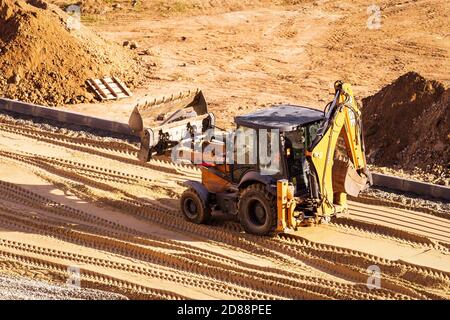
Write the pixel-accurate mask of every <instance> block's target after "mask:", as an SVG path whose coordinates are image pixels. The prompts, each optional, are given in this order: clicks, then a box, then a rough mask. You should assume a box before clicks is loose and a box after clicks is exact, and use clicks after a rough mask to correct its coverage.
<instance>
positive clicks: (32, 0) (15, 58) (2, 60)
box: [0, 0, 145, 106]
mask: <svg viewBox="0 0 450 320" xmlns="http://www.w3.org/2000/svg"><path fill="white" fill-rule="evenodd" d="M70 19H73V20H70ZM73 21H75V18H74V17H69V16H68V15H67V14H65V12H63V11H62V10H60V9H59V8H58V7H56V6H54V5H52V4H49V3H47V2H45V1H42V0H27V1H25V0H18V1H16V0H1V1H0V92H1V95H2V96H4V97H7V98H12V99H18V100H22V101H27V102H32V103H37V104H43V105H49V106H58V105H59V106H60V105H63V104H64V103H76V102H88V101H94V96H93V95H92V94H91V93H90V92H88V89H87V88H86V85H85V81H86V80H88V79H89V78H92V77H94V78H98V77H105V76H117V77H119V79H121V80H122V81H124V82H125V83H126V84H128V85H129V86H130V87H131V88H134V87H135V86H136V85H138V84H139V83H140V81H141V80H142V74H141V73H144V72H145V71H144V69H143V68H141V67H140V64H139V61H138V60H139V59H138V57H137V55H136V54H135V53H133V52H132V51H130V50H128V49H125V48H122V46H119V45H117V44H115V43H112V42H110V41H106V40H105V39H103V38H102V37H100V36H99V35H97V34H95V33H94V32H92V31H90V30H89V29H87V28H86V27H84V26H83V25H81V26H80V28H79V29H78V28H76V24H75V22H73Z"/></svg>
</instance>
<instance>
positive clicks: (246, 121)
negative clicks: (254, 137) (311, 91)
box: [234, 104, 324, 131]
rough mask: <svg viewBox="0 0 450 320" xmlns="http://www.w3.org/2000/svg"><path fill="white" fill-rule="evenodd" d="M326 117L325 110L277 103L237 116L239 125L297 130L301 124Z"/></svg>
mask: <svg viewBox="0 0 450 320" xmlns="http://www.w3.org/2000/svg"><path fill="white" fill-rule="evenodd" d="M323 118H324V114H323V111H321V110H317V109H312V108H308V107H302V106H295V105H287V104H284V105H277V106H272V107H269V108H266V109H262V110H258V111H256V112H253V113H249V114H245V115H242V116H237V117H235V118H234V119H235V122H236V124H237V125H239V126H244V127H249V128H254V129H278V130H280V131H292V130H296V129H297V128H298V127H299V126H303V125H305V124H308V123H311V122H316V121H319V120H322V119H323Z"/></svg>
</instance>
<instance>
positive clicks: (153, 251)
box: [0, 0, 450, 299]
mask: <svg viewBox="0 0 450 320" xmlns="http://www.w3.org/2000/svg"><path fill="white" fill-rule="evenodd" d="M369 4H371V3H369V2H368V1H360V0H358V1H354V2H353V1H352V2H350V1H315V2H305V4H302V5H298V6H270V7H258V8H254V7H248V8H245V7H243V8H240V9H239V10H238V11H236V10H229V9H227V10H220V8H215V9H214V10H211V12H208V10H206V11H205V10H203V11H201V12H197V11H196V12H195V14H191V13H190V12H179V13H177V14H176V15H170V16H169V17H167V18H162V17H157V16H155V15H154V14H153V13H149V12H148V13H147V12H146V11H143V10H141V11H137V12H133V14H130V13H129V11H127V10H128V9H127V10H124V11H120V10H118V11H114V12H110V13H108V14H105V15H103V18H102V19H101V20H99V21H98V22H97V21H96V20H95V16H90V17H89V18H90V19H89V21H88V22H89V24H90V25H91V26H92V27H93V28H94V29H96V30H97V31H99V32H100V33H101V34H102V35H103V36H104V37H106V38H109V39H112V40H114V41H117V42H119V43H121V42H122V41H124V40H136V41H138V43H139V45H140V49H139V50H142V51H143V50H145V49H147V50H149V51H148V54H147V55H145V56H143V58H144V59H145V60H146V61H147V63H148V64H149V65H150V66H152V67H151V68H152V74H146V77H147V84H146V86H145V87H143V88H141V89H139V90H137V91H136V92H135V95H134V97H133V98H132V99H130V100H123V101H118V102H116V103H105V104H101V105H76V106H66V108H67V109H70V110H76V111H80V112H85V113H89V114H93V115H98V116H102V117H107V118H110V119H115V120H119V121H124V122H126V120H127V119H128V115H129V113H130V110H131V107H132V106H133V103H134V102H135V101H137V100H138V99H143V98H144V97H145V95H149V96H152V97H153V96H161V95H167V94H171V93H174V92H177V91H179V90H185V89H193V88H196V87H199V88H201V89H202V90H203V91H204V93H205V95H206V97H207V100H208V101H209V102H210V110H211V111H213V112H214V113H215V114H216V115H217V118H218V119H219V126H223V127H230V126H232V119H233V116H234V115H237V114H240V113H244V112H248V111H250V110H254V109H256V108H258V107H260V106H263V105H266V104H271V103H277V102H292V103H298V104H301V105H308V106H312V107H317V108H323V106H324V105H325V103H326V102H327V101H328V99H329V98H330V95H329V94H330V93H331V92H332V85H333V82H334V80H336V79H345V80H348V81H350V82H351V83H353V84H354V87H355V92H356V93H357V95H358V96H359V97H363V96H366V95H369V94H371V93H374V92H375V91H378V90H379V89H380V88H381V87H382V86H383V85H385V84H387V83H389V82H390V81H392V80H393V79H395V78H397V77H398V76H399V75H401V74H403V73H405V72H406V71H409V70H415V71H417V72H420V73H421V74H423V75H424V76H427V77H429V78H432V79H436V80H440V81H442V82H444V83H446V84H447V85H448V84H449V82H450V78H449V74H450V73H449V71H450V69H449V66H450V59H448V58H449V46H450V44H449V42H448V36H449V34H450V30H449V27H448V24H447V23H446V21H448V13H449V5H448V2H447V1H441V0H438V1H430V0H424V1H402V2H401V1H399V2H394V1H380V5H381V7H382V12H383V16H382V28H381V29H378V30H369V29H367V24H366V22H367V18H368V17H367V11H366V9H367V6H368V5H369ZM430 30H431V32H430ZM183 37H185V38H183ZM135 158H136V150H135V147H134V146H132V145H128V144H126V143H124V142H121V143H117V142H111V141H105V140H97V139H94V138H88V137H86V136H83V135H81V134H73V133H70V132H69V133H57V132H54V133H52V132H49V131H45V130H42V129H40V128H38V127H35V126H28V125H25V124H23V123H17V122H15V121H14V120H11V119H10V118H8V117H1V119H0V189H1V192H0V259H2V260H4V261H8V262H9V263H10V264H12V265H13V267H11V268H12V269H14V270H21V271H22V273H23V274H25V275H26V274H29V273H30V270H41V271H42V270H43V271H42V272H43V273H44V276H43V278H44V279H46V280H48V281H51V282H55V283H65V282H66V280H67V277H68V273H67V268H68V267H70V266H78V267H80V269H81V283H82V286H83V288H88V289H92V288H93V289H101V290H106V291H110V292H114V293H116V294H120V295H124V296H126V297H128V298H142V299H183V298H190V299H202V298H208V299H437V298H444V299H448V298H450V296H449V292H450V290H449V289H450V255H449V248H450V222H449V219H448V218H445V217H442V216H441V215H435V214H433V212H427V213H424V212H419V211H415V210H414V209H398V208H392V207H387V206H385V205H383V203H382V202H380V203H372V204H367V203H362V202H351V203H350V215H349V216H348V217H344V218H341V219H337V220H335V221H333V222H332V223H330V224H329V225H321V226H317V227H313V228H302V229H300V230H299V231H297V232H295V233H293V234H286V235H279V236H277V237H274V238H260V237H255V236H252V235H247V234H245V233H243V232H242V231H241V229H240V227H239V226H238V225H237V224H235V223H233V222H224V221H220V220H218V221H215V222H214V224H213V225H211V226H197V225H193V224H190V223H188V222H186V221H184V220H183V218H182V217H181V214H180V212H179V209H178V200H177V199H178V197H179V195H180V194H181V193H182V192H183V190H184V188H185V187H184V185H183V181H185V180H186V179H194V180H195V179H199V172H198V170H196V169H195V168H191V167H183V166H176V165H173V164H171V163H168V162H165V161H158V160H154V161H152V162H150V163H148V164H145V165H142V164H139V163H138V162H137V161H136V160H135ZM374 265H376V266H378V267H379V268H380V271H381V277H382V282H381V288H380V289H376V290H370V289H369V288H368V287H367V286H366V283H367V280H368V278H369V276H370V272H369V271H368V268H369V267H370V266H374ZM11 268H10V269H11Z"/></svg>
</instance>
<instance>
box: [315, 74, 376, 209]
mask: <svg viewBox="0 0 450 320" xmlns="http://www.w3.org/2000/svg"><path fill="white" fill-rule="evenodd" d="M341 133H342V135H343V138H344V141H345V145H346V149H347V156H348V159H349V161H348V162H344V163H342V160H339V161H340V162H341V163H337V162H336V164H335V163H334V162H335V160H334V154H335V149H336V145H337V143H338V138H339V136H340V134H341ZM306 155H307V157H308V158H309V159H310V162H311V163H312V164H313V167H314V170H315V175H316V178H317V184H318V188H319V198H318V199H317V200H318V208H317V211H318V215H319V216H330V215H333V214H336V213H339V212H341V211H343V210H345V209H346V195H347V194H350V195H353V196H357V195H358V193H359V192H360V191H362V190H363V189H365V188H366V187H367V186H368V185H369V184H370V180H371V177H370V173H369V172H368V170H367V163H366V158H365V154H364V141H363V135H362V125H361V112H360V110H359V108H358V105H357V104H356V101H355V98H354V96H353V92H352V88H351V86H350V84H348V83H343V82H341V81H337V82H336V83H335V97H334V100H333V101H332V102H331V103H330V104H329V105H328V106H327V108H326V110H325V120H324V123H323V125H322V127H321V129H320V130H319V132H318V135H317V137H316V138H315V140H314V141H313V143H312V145H311V147H310V149H309V151H308V152H307V154H306ZM334 165H335V166H334Z"/></svg>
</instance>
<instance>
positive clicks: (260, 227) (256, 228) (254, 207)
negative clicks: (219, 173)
mask: <svg viewBox="0 0 450 320" xmlns="http://www.w3.org/2000/svg"><path fill="white" fill-rule="evenodd" d="M238 209H239V213H238V215H239V222H240V224H241V226H242V228H244V230H245V232H247V233H251V234H256V235H260V236H270V235H273V234H274V233H275V230H276V228H277V222H278V221H277V219H278V215H277V202H276V197H275V196H273V195H271V194H270V193H269V192H268V191H267V189H266V187H265V186H264V185H262V184H259V183H256V184H252V185H250V186H248V187H247V188H245V189H244V190H243V191H242V192H241V195H240V199H239V203H238Z"/></svg>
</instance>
